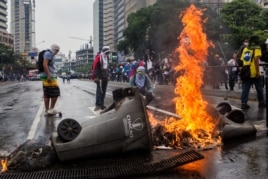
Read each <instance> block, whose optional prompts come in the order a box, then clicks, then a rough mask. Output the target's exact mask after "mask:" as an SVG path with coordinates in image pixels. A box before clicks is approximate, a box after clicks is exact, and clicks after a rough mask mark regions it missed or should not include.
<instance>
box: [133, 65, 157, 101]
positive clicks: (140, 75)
mask: <svg viewBox="0 0 268 179" xmlns="http://www.w3.org/2000/svg"><path fill="white" fill-rule="evenodd" d="M129 85H130V87H137V88H138V89H139V92H140V93H141V94H142V95H143V96H145V99H146V105H147V104H149V103H150V102H151V101H152V100H153V85H152V81H151V79H150V78H149V77H148V76H147V75H146V73H145V68H144V66H139V67H138V68H137V71H136V74H135V75H133V76H132V77H131V78H130V80H129Z"/></svg>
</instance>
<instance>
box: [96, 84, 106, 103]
mask: <svg viewBox="0 0 268 179" xmlns="http://www.w3.org/2000/svg"><path fill="white" fill-rule="evenodd" d="M96 84H97V89H96V103H95V105H96V106H104V99H105V94H106V89H107V85H108V81H107V80H101V81H100V82H99V83H96Z"/></svg>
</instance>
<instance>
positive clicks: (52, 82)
mask: <svg viewBox="0 0 268 179" xmlns="http://www.w3.org/2000/svg"><path fill="white" fill-rule="evenodd" d="M59 50H60V47H59V46H58V45H56V44H53V45H51V48H50V49H49V50H47V51H46V52H45V53H44V56H43V59H44V60H43V68H44V72H42V73H41V74H40V78H41V80H42V83H43V91H44V103H45V110H46V111H45V115H48V114H57V113H58V112H57V111H56V110H55V109H54V108H55V104H56V102H57V99H58V97H59V96H60V88H59V85H58V81H57V75H56V74H55V67H54V56H55V55H56V54H57V53H58V52H59Z"/></svg>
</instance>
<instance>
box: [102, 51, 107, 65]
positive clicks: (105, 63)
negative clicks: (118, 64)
mask: <svg viewBox="0 0 268 179" xmlns="http://www.w3.org/2000/svg"><path fill="white" fill-rule="evenodd" d="M101 60H102V64H103V66H102V68H103V69H108V57H107V55H106V54H105V53H103V52H101Z"/></svg>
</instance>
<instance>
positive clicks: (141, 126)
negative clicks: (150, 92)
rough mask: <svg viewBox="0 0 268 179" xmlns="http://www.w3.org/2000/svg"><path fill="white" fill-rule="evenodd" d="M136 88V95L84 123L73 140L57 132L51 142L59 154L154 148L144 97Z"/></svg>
mask: <svg viewBox="0 0 268 179" xmlns="http://www.w3.org/2000/svg"><path fill="white" fill-rule="evenodd" d="M133 90H135V89H133ZM134 92H135V95H134V97H133V96H132V97H131V98H127V97H126V98H127V99H126V100H123V102H122V104H121V106H120V107H119V108H115V109H113V110H110V111H108V112H106V113H103V114H101V115H99V116H97V117H96V118H93V119H90V120H88V121H85V122H83V123H81V124H80V125H81V131H80V133H79V134H78V136H77V137H75V138H74V139H73V140H72V141H68V142H66V141H64V140H62V139H61V138H60V137H59V136H58V134H57V133H54V134H53V135H52V145H53V146H54V148H55V150H56V153H57V155H58V158H59V159H60V160H61V161H66V160H74V159H80V158H85V157H87V158H90V157H96V156H103V155H109V154H114V153H120V152H128V151H133V150H147V151H151V150H152V138H151V126H150V123H149V121H148V116H147V113H146V108H145V105H144V101H143V99H142V96H140V95H139V93H138V92H137V91H134Z"/></svg>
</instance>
